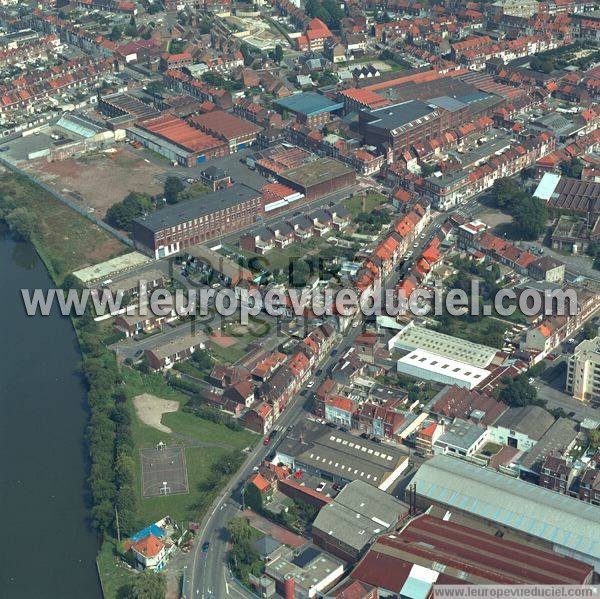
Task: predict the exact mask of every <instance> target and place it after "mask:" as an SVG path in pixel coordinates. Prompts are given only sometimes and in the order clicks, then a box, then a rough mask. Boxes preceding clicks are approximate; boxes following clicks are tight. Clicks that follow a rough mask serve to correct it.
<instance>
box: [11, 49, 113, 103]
mask: <svg viewBox="0 0 600 599" xmlns="http://www.w3.org/2000/svg"><path fill="white" fill-rule="evenodd" d="M114 68H115V64H114V61H113V60H110V59H104V60H100V61H91V60H88V61H85V62H84V61H70V62H69V63H67V64H66V65H64V66H63V67H61V69H60V71H59V72H58V73H49V72H44V73H41V74H39V75H36V76H35V79H34V80H33V81H32V77H31V76H28V77H17V78H16V79H13V80H12V81H11V82H10V83H9V84H4V85H2V86H0V113H9V112H12V111H14V110H26V109H28V108H29V107H33V106H34V105H36V106H37V105H38V104H39V103H40V102H42V101H43V100H46V99H47V98H49V97H50V96H52V95H54V94H59V93H64V92H65V91H67V90H72V89H76V88H79V87H83V86H88V85H92V84H94V83H96V82H98V81H100V80H102V78H103V77H104V75H106V74H107V73H109V72H112V71H113V70H114Z"/></svg>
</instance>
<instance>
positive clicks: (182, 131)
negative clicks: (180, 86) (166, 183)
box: [127, 114, 229, 166]
mask: <svg viewBox="0 0 600 599" xmlns="http://www.w3.org/2000/svg"><path fill="white" fill-rule="evenodd" d="M127 136H128V137H129V138H130V139H133V140H134V141H138V142H140V143H141V144H142V145H143V146H144V147H146V148H149V149H150V150H153V151H154V152H158V153H159V154H161V155H162V156H164V157H165V158H168V159H169V160H171V161H172V162H176V163H177V164H181V165H182V166H193V165H195V164H201V163H203V162H205V161H206V160H209V159H211V158H217V157H222V156H227V155H228V154H229V146H228V144H227V142H224V141H223V140H221V139H217V138H216V137H213V136H212V135H208V134H206V133H203V132H202V131H199V130H198V129H194V128H193V127H190V125H188V124H187V123H186V122H185V121H184V120H182V119H180V118H177V117H176V116H173V115H172V114H163V115H161V116H159V117H156V118H153V119H148V120H145V121H142V122H140V123H138V124H137V125H134V126H132V127H130V128H129V129H128V130H127Z"/></svg>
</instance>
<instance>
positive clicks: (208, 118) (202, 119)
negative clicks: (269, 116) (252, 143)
mask: <svg viewBox="0 0 600 599" xmlns="http://www.w3.org/2000/svg"><path fill="white" fill-rule="evenodd" d="M190 123H192V124H193V125H196V126H197V127H199V128H200V129H202V130H203V131H207V132H209V133H212V134H213V135H219V136H221V137H223V138H225V139H226V140H227V141H229V140H231V139H235V138H237V137H241V136H242V135H252V134H257V133H260V132H261V131H262V130H263V128H262V127H260V126H259V125H255V124H254V123H251V122H249V121H247V120H245V119H242V118H240V117H239V116H235V115H234V114H229V113H228V112H225V111H224V110H214V111H212V112H207V113H206V114H199V115H196V116H193V117H191V118H190Z"/></svg>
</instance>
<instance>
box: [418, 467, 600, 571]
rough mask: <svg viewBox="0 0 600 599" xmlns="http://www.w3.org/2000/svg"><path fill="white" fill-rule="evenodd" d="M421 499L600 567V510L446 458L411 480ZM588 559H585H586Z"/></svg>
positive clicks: (509, 477) (481, 468) (424, 468)
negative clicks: (534, 539)
mask: <svg viewBox="0 0 600 599" xmlns="http://www.w3.org/2000/svg"><path fill="white" fill-rule="evenodd" d="M412 482H413V483H415V484H416V490H417V493H418V494H419V495H420V496H421V497H425V498H427V499H430V500H431V501H433V502H437V503H441V504H443V505H445V506H449V507H450V508H456V509H458V510H461V511H463V512H467V513H470V514H473V515H475V516H478V517H479V518H482V519H484V520H488V521H492V522H497V523H499V524H502V525H504V526H507V527H509V528H512V529H514V530H517V531H520V532H522V533H524V534H526V535H531V536H533V537H537V538H540V539H543V540H545V541H547V542H548V543H552V544H554V545H557V546H559V547H564V548H567V549H569V550H571V551H573V552H575V553H574V554H573V557H576V558H578V559H582V560H583V561H585V562H586V563H592V565H594V562H595V564H596V567H598V564H600V507H598V506H594V505H591V504H589V503H585V502H583V501H580V500H579V499H575V498H573V497H569V496H567V495H562V494H561V493H556V492H555V491H551V490H549V489H544V488H543V487H539V486H537V485H534V484H532V483H528V482H525V481H523V480H520V479H518V478H513V477H512V476H508V475H505V474H499V473H497V472H495V471H494V470H490V469H488V468H484V467H481V466H475V465H474V464H471V463H469V462H466V461H464V460H460V459H457V458H453V457H450V456H445V455H437V456H433V457H432V458H431V459H430V460H428V461H427V462H425V463H424V464H423V465H422V466H421V467H420V468H419V470H418V471H417V473H416V474H415V477H414V478H413V481H412ZM586 558H590V559H586Z"/></svg>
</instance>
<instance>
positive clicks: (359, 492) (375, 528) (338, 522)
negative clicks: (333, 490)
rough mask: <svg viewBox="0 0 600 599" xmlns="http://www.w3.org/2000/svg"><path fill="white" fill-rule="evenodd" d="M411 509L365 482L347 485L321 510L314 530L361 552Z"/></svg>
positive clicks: (360, 481)
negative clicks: (320, 531)
mask: <svg viewBox="0 0 600 599" xmlns="http://www.w3.org/2000/svg"><path fill="white" fill-rule="evenodd" d="M406 513H408V506H407V505H406V504H405V503H403V502H402V501H399V500H398V499H396V498H395V497H394V496H392V495H390V494H389V493H386V492H385V491H381V490H380V489H377V488H376V487H373V486H372V485H369V484H367V483H365V482H364V481H362V480H355V481H352V482H351V483H349V484H347V485H346V486H345V487H344V488H343V489H342V490H341V491H340V493H339V494H338V496H337V497H336V498H335V499H334V500H333V502H332V503H328V504H327V505H324V506H323V507H322V508H321V511H320V512H319V514H318V515H317V518H316V520H315V521H314V523H313V528H317V529H319V530H322V531H323V532H325V533H326V534H329V535H331V536H333V537H334V538H336V539H338V540H340V541H342V542H344V543H345V544H346V545H349V546H350V547H352V548H353V549H356V550H358V551H360V550H361V549H362V548H363V547H364V546H365V545H367V544H368V543H370V542H371V540H372V539H373V538H374V537H375V536H376V535H378V534H381V533H382V532H385V531H387V530H389V529H391V528H392V527H393V526H395V525H396V523H397V522H398V520H399V519H400V517H401V516H403V515H404V514H406Z"/></svg>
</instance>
